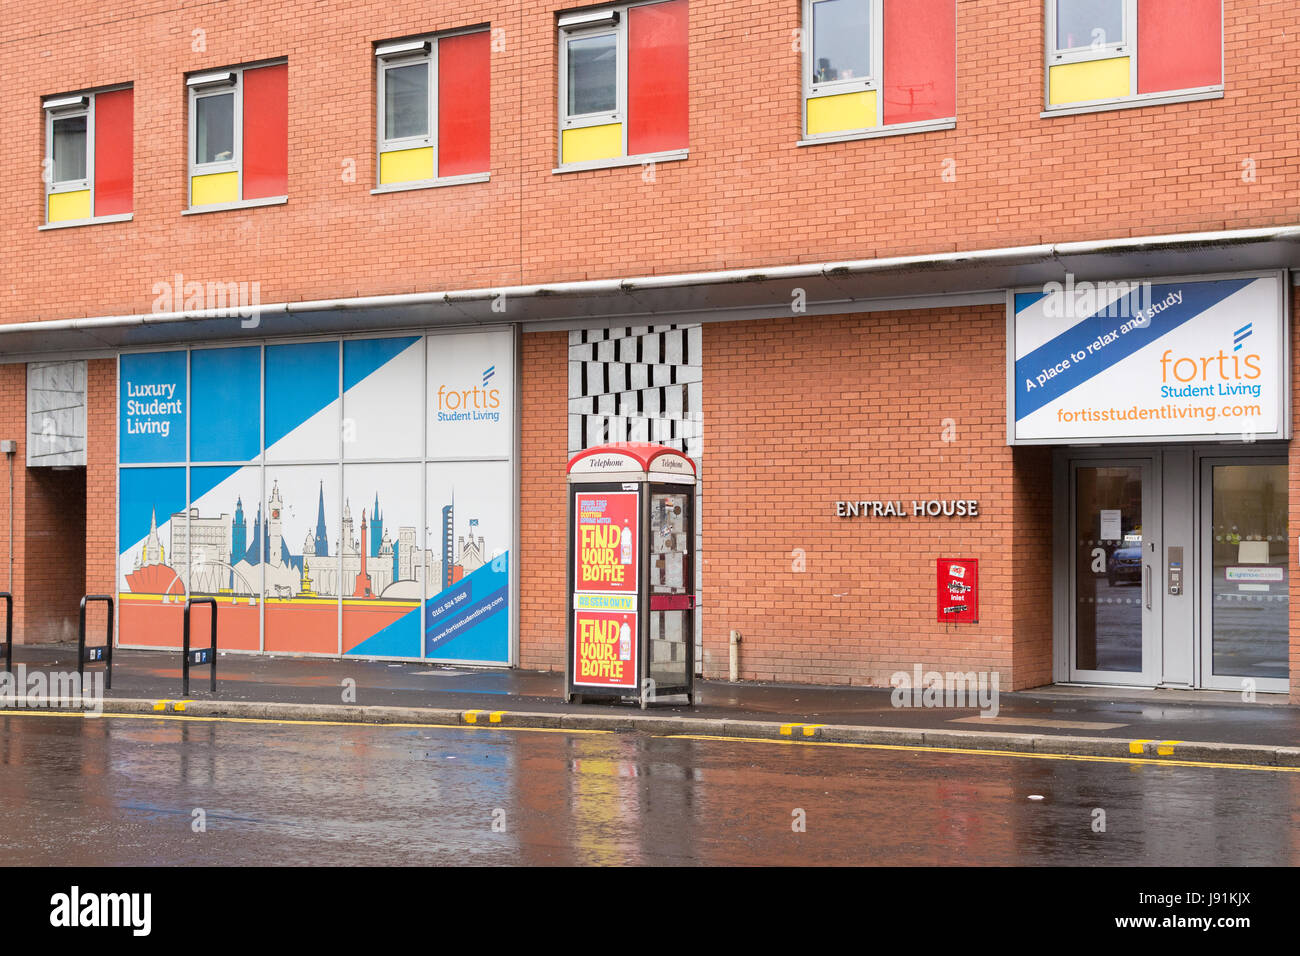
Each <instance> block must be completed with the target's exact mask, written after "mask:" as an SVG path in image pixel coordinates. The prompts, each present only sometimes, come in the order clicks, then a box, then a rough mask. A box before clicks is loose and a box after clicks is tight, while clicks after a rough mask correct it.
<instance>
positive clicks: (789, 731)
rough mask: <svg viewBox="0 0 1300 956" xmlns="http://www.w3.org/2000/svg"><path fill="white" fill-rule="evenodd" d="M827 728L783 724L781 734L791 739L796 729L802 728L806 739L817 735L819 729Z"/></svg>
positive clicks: (814, 725)
mask: <svg viewBox="0 0 1300 956" xmlns="http://www.w3.org/2000/svg"><path fill="white" fill-rule="evenodd" d="M825 726H826V725H825V724H782V725H781V734H782V736H785V737H791V736H793V735H794V729H795V728H796V727H802V728H803V735H804V736H805V737H811V736H812V735H813V734H815V733H817V731H818V729H820V728H822V727H825Z"/></svg>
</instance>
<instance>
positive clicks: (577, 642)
mask: <svg viewBox="0 0 1300 956" xmlns="http://www.w3.org/2000/svg"><path fill="white" fill-rule="evenodd" d="M573 618H574V620H573V633H574V641H573V683H574V684H582V685H585V686H588V687H626V688H629V689H631V690H635V689H636V639H637V633H636V631H637V627H636V623H637V622H636V618H637V616H636V614H635V613H632V612H629V613H625V614H620V613H616V612H615V613H611V612H608V611H587V610H577V611H574V612H573Z"/></svg>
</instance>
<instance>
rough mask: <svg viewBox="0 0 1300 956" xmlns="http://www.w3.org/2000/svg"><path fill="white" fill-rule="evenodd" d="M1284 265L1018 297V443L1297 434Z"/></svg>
mask: <svg viewBox="0 0 1300 956" xmlns="http://www.w3.org/2000/svg"><path fill="white" fill-rule="evenodd" d="M1284 291H1285V290H1284V288H1283V282H1282V277H1281V276H1280V275H1269V276H1263V277H1240V278H1226V279H1191V280H1183V281H1174V282H1160V283H1149V282H1107V283H1087V282H1079V283H1075V282H1074V281H1073V280H1071V281H1069V282H1067V283H1049V285H1048V286H1047V287H1046V288H1045V289H1044V290H1042V291H1035V292H1020V293H1017V294H1016V295H1015V296H1014V305H1013V308H1014V310H1015V315H1014V321H1013V323H1012V329H1011V336H1012V342H1011V348H1012V350H1013V354H1014V356H1015V362H1014V367H1013V368H1012V370H1011V375H1012V381H1011V383H1010V388H1009V389H1008V393H1009V395H1010V398H1011V404H1012V407H1011V409H1010V415H1009V417H1010V419H1011V422H1010V425H1011V427H1010V432H1009V433H1010V437H1011V441H1012V443H1013V444H1014V443H1040V444H1045V443H1052V442H1076V441H1124V440H1140V439H1144V438H1151V439H1157V438H1159V439H1173V440H1179V439H1186V440H1195V439H1201V438H1213V437H1238V438H1240V437H1242V436H1246V437H1253V438H1256V439H1264V438H1285V437H1288V435H1287V432H1288V428H1287V423H1288V418H1287V416H1286V414H1285V405H1284V402H1285V398H1286V334H1285V325H1286V324H1285V321H1284V317H1285V313H1284V306H1283V293H1284Z"/></svg>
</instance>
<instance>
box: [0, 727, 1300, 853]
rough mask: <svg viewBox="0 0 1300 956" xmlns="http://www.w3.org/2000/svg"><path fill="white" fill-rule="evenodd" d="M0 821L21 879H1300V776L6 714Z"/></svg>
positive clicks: (462, 732) (684, 742) (536, 735)
mask: <svg viewBox="0 0 1300 956" xmlns="http://www.w3.org/2000/svg"><path fill="white" fill-rule="evenodd" d="M1031 794H1038V795H1041V796H1043V797H1044V799H1043V800H1041V801H1031V800H1029V799H1028V798H1029V796H1030V795H1031ZM0 807H3V808H4V812H3V813H2V814H0V860H3V862H4V863H6V864H9V865H15V864H58V863H68V864H81V865H112V864H221V865H226V864H250V863H292V864H317V865H325V864H334V865H338V864H344V865H349V864H352V865H358V864H425V865H433V864H526V865H537V864H543V865H546V864H692V865H698V864H703V865H717V864H793V865H804V864H939V865H967V864H1013V863H1029V864H1039V863H1058V864H1098V863H1109V864H1115V863H1143V864H1151V865H1170V864H1206V865H1220V864H1291V865H1294V864H1296V863H1300V825H1298V824H1300V774H1298V773H1276V772H1263V771H1251V770H1241V769H1206V768H1199V767H1198V768H1190V767H1174V766H1164V767H1161V766H1150V765H1145V766H1135V765H1130V764H1125V763H1096V762H1085V761H1063V760H1043V759H1031V758H1020V757H1000V756H980V755H965V754H962V755H957V754H944V753H926V752H924V751H921V752H915V751H889V750H868V749H858V748H841V747H831V746H809V745H803V744H794V745H782V744H775V743H765V742H745V741H719V740H692V739H686V738H667V737H646V736H639V735H623V734H572V733H568V732H564V733H542V732H525V731H518V732H511V731H500V730H495V731H494V730H467V729H456V728H446V729H444V728H418V729H413V728H395V727H373V726H355V725H347V726H338V725H306V724H298V725H293V724H271V723H267V724H261V723H239V722H215V721H201V720H193V721H178V720H157V719H150V718H145V719H125V718H100V719H84V718H80V717H55V716H46V715H40V716H22V715H8V716H0ZM1095 808H1101V809H1103V810H1104V811H1105V815H1106V817H1105V820H1106V832H1104V833H1098V832H1094V829H1093V826H1094V819H1095V815H1094V809H1095ZM196 809H202V810H203V812H204V814H205V815H206V826H207V829H206V832H203V833H195V832H193V831H192V820H193V818H194V811H195V810H196ZM797 810H802V811H804V814H805V815H806V831H805V832H802V833H797V832H794V831H793V829H792V826H791V824H792V822H793V821H794V820H795V819H796V811H797ZM494 823H495V824H496V829H494Z"/></svg>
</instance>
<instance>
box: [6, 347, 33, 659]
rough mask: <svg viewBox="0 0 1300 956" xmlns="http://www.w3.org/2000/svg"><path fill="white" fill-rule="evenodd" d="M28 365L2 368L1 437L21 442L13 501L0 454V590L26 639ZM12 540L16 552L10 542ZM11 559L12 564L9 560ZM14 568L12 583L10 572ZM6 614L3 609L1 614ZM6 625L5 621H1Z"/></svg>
mask: <svg viewBox="0 0 1300 956" xmlns="http://www.w3.org/2000/svg"><path fill="white" fill-rule="evenodd" d="M26 419H27V366H26V365H0V438H3V439H13V440H14V441H16V442H17V443H18V451H17V452H16V453H15V454H14V456H13V459H12V463H13V480H14V484H13V492H12V495H13V497H12V500H11V499H10V494H11V493H10V490H9V467H10V461H9V460H8V459H9V456H8V455H0V495H3V501H4V509H3V511H0V513H2V514H4V515H6V518H5V520H4V522H3V523H2V524H0V554H2V555H3V558H2V559H0V560H2V561H3V563H0V589H3V590H6V591H10V592H12V593H13V595H14V634H15V636H16V637H17V639H18V640H19V641H22V640H23V636H24V627H23V616H24V614H25V613H26V610H27V605H26V602H25V601H24V600H23V597H22V593H23V575H24V556H25V554H26V549H25V548H24V546H23V541H24V539H25V538H26V535H27V521H26V514H27V508H26V500H27V467H26V465H27V421H26ZM11 540H12V542H13V550H12V555H11V552H10V547H9V543H10V541H11ZM11 557H12V559H13V560H12V564H11V562H10V558H11ZM11 569H12V574H13V577H12V580H11V578H10V571H11ZM2 613H4V609H3V607H0V614H2ZM0 626H3V622H0Z"/></svg>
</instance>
